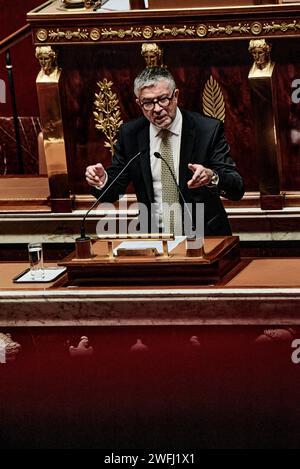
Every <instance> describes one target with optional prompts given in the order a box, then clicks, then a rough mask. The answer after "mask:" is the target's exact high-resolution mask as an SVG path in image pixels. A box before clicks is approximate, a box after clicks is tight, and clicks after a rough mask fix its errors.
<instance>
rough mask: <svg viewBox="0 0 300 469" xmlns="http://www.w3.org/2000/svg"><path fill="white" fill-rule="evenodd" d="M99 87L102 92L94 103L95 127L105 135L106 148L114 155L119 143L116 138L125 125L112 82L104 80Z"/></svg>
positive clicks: (96, 95)
mask: <svg viewBox="0 0 300 469" xmlns="http://www.w3.org/2000/svg"><path fill="white" fill-rule="evenodd" d="M97 86H98V87H99V88H100V91H99V93H98V94H97V93H96V94H95V97H96V100H95V101H94V104H95V108H96V111H94V113H93V114H94V119H95V121H96V124H95V127H96V129H98V130H101V131H102V132H103V133H104V135H105V137H106V138H107V140H106V141H105V143H104V146H105V147H106V148H109V150H110V152H111V154H112V155H113V153H114V146H115V144H116V143H117V138H116V136H117V133H118V130H119V128H120V126H121V124H122V123H123V121H122V119H121V112H120V106H119V100H118V98H117V95H116V93H114V92H113V91H112V86H113V82H112V81H108V80H107V79H106V78H104V80H103V81H99V82H98V83H97Z"/></svg>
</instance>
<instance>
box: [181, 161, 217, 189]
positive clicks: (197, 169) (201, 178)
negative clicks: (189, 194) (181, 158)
mask: <svg viewBox="0 0 300 469" xmlns="http://www.w3.org/2000/svg"><path fill="white" fill-rule="evenodd" d="M188 167H189V169H190V170H191V171H193V173H194V174H193V177H192V179H190V180H189V181H188V183H187V185H188V188H189V189H196V188H197V187H201V186H207V185H209V184H210V183H211V179H212V177H213V174H214V173H213V171H212V170H211V169H209V168H205V166H202V164H192V163H189V165H188Z"/></svg>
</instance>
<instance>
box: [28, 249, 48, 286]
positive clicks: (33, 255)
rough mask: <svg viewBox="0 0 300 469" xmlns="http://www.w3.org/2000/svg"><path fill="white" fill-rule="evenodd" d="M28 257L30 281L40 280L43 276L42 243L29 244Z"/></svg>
mask: <svg viewBox="0 0 300 469" xmlns="http://www.w3.org/2000/svg"><path fill="white" fill-rule="evenodd" d="M28 256H29V265H30V274H31V278H32V280H37V281H38V280H42V279H43V278H44V276H45V272H44V261H43V245H42V243H29V244H28Z"/></svg>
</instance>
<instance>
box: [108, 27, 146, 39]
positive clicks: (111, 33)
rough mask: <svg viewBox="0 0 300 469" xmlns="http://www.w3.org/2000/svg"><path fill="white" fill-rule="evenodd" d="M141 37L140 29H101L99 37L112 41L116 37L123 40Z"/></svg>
mask: <svg viewBox="0 0 300 469" xmlns="http://www.w3.org/2000/svg"><path fill="white" fill-rule="evenodd" d="M141 35H142V32H141V28H130V29H112V28H109V29H106V28H105V29H102V32H101V36H102V37H103V39H112V38H114V37H117V38H119V39H124V38H127V37H131V38H136V37H140V36H141Z"/></svg>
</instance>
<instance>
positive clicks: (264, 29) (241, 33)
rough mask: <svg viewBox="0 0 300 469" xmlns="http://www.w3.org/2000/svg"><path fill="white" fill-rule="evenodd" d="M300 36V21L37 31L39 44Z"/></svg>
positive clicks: (40, 29) (35, 36)
mask: <svg viewBox="0 0 300 469" xmlns="http://www.w3.org/2000/svg"><path fill="white" fill-rule="evenodd" d="M291 34H292V35H293V36H297V35H300V20H299V19H293V18H291V19H289V20H286V21H276V20H274V21H262V22H260V21H255V22H252V23H250V22H249V23H248V22H240V21H236V22H220V21H216V22H208V23H200V24H197V23H193V24H176V25H174V24H170V25H168V24H163V25H155V24H151V25H150V24H149V25H145V26H128V27H127V28H126V27H125V28H124V27H122V28H120V27H114V26H112V27H104V28H101V27H99V28H95V27H86V28H78V27H74V28H64V27H61V28H53V27H52V28H49V29H46V28H39V29H35V30H34V38H35V43H36V44H41V43H44V44H52V43H64V44H66V43H80V44H82V43H95V42H106V43H108V42H123V41H124V42H128V41H129V42H140V41H145V40H154V39H155V40H161V41H164V40H166V41H170V40H176V39H177V40H178V39H180V40H189V41H191V40H195V41H197V40H199V39H206V40H207V39H212V40H213V39H231V38H238V37H239V38H241V39H249V38H250V39H251V38H253V37H282V36H288V35H291Z"/></svg>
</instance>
